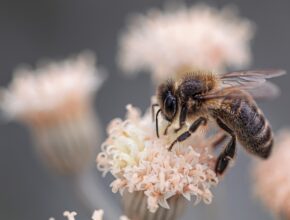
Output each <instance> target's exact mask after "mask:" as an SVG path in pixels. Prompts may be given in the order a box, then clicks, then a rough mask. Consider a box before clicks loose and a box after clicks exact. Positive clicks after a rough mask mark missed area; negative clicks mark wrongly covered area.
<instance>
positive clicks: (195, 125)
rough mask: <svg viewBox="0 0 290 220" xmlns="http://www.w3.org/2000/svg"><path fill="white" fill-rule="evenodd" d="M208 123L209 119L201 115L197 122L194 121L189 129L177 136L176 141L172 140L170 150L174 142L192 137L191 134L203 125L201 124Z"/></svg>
mask: <svg viewBox="0 0 290 220" xmlns="http://www.w3.org/2000/svg"><path fill="white" fill-rule="evenodd" d="M206 123H207V119H206V118H204V117H200V118H198V119H197V120H196V121H195V122H193V123H192V125H191V126H190V127H189V129H188V131H186V132H184V133H182V134H181V135H179V136H178V138H176V140H175V141H173V142H172V144H171V145H170V147H169V148H168V150H169V151H171V150H172V148H173V146H174V144H176V143H177V142H182V141H184V140H186V139H187V138H189V137H190V135H191V134H192V133H194V132H195V131H196V130H197V129H198V127H199V126H200V125H201V124H206Z"/></svg>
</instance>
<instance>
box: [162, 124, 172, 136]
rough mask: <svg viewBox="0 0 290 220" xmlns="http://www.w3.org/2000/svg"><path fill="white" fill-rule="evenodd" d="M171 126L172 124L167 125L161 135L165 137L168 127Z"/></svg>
mask: <svg viewBox="0 0 290 220" xmlns="http://www.w3.org/2000/svg"><path fill="white" fill-rule="evenodd" d="M171 125H172V123H170V124H168V125H167V127H166V128H165V130H164V132H163V135H167V132H168V129H169V128H170V126H171Z"/></svg>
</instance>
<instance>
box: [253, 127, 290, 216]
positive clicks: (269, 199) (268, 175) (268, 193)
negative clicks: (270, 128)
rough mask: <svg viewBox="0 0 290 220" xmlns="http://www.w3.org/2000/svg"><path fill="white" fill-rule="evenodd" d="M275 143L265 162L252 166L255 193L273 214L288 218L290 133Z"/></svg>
mask: <svg viewBox="0 0 290 220" xmlns="http://www.w3.org/2000/svg"><path fill="white" fill-rule="evenodd" d="M276 141H277V143H276V144H275V147H274V149H273V153H272V155H271V156H270V158H269V159H267V160H259V161H257V162H256V163H255V164H254V172H253V176H254V184H255V188H254V189H255V193H256V194H257V195H258V196H259V198H260V199H261V200H262V201H263V203H264V204H265V206H267V208H268V209H269V210H271V211H272V212H273V213H274V214H277V215H285V216H286V217H287V219H289V218H290V169H289V166H290V131H283V132H280V134H278V135H277V137H276Z"/></svg>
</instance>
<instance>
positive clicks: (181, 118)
mask: <svg viewBox="0 0 290 220" xmlns="http://www.w3.org/2000/svg"><path fill="white" fill-rule="evenodd" d="M186 115H187V106H186V105H183V106H182V107H181V110H180V115H179V128H177V129H175V130H174V132H175V133H177V132H178V131H180V130H181V129H182V128H183V126H184V124H185V120H186Z"/></svg>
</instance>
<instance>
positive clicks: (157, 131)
mask: <svg viewBox="0 0 290 220" xmlns="http://www.w3.org/2000/svg"><path fill="white" fill-rule="evenodd" d="M160 112H161V109H159V110H158V111H157V113H156V136H157V137H158V138H159V130H158V115H159V113H160Z"/></svg>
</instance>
